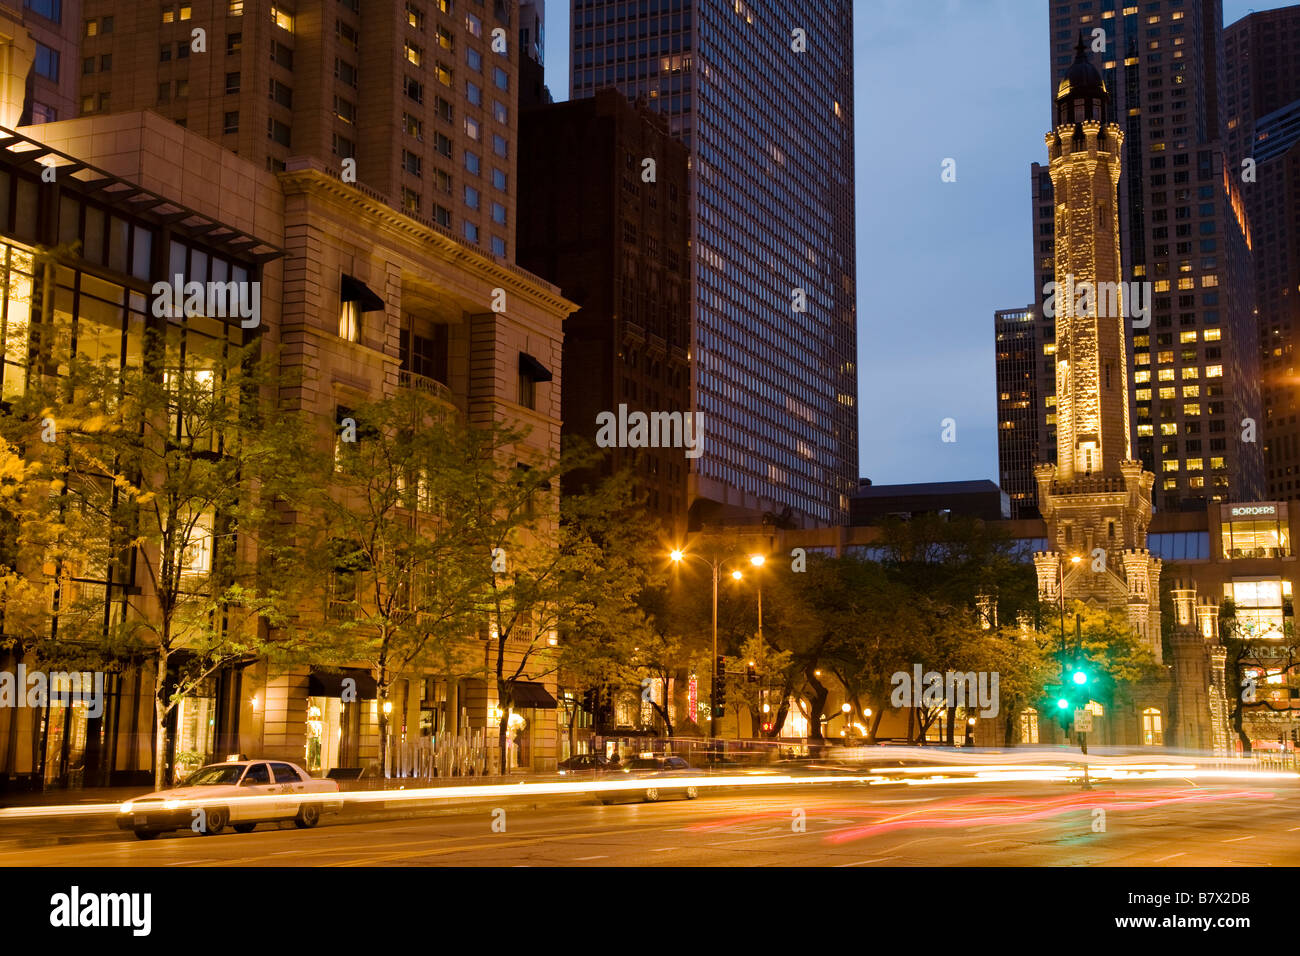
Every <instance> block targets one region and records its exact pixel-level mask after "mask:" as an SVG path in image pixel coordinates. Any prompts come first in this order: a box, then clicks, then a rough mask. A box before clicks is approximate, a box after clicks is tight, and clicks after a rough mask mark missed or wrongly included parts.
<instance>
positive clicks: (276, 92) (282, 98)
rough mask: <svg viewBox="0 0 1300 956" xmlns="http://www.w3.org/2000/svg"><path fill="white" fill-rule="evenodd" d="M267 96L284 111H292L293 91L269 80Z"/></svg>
mask: <svg viewBox="0 0 1300 956" xmlns="http://www.w3.org/2000/svg"><path fill="white" fill-rule="evenodd" d="M267 96H268V97H269V98H270V99H271V100H274V101H275V102H276V103H278V104H280V105H281V106H283V107H285V108H286V109H293V90H292V89H290V88H289V87H287V86H285V85H284V84H283V83H281V82H280V81H279V80H274V79H273V80H271V81H270V86H269V89H268V92H267Z"/></svg>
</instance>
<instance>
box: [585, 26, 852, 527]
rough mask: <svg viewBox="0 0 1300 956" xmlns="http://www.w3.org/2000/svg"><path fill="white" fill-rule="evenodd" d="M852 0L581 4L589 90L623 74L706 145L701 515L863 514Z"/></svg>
mask: <svg viewBox="0 0 1300 956" xmlns="http://www.w3.org/2000/svg"><path fill="white" fill-rule="evenodd" d="M852 7H853V5H852V4H851V3H849V2H847V0H815V2H811V3H806V4H802V5H801V6H800V7H799V9H798V10H797V11H795V10H793V9H792V10H776V9H773V10H772V11H770V12H763V13H760V12H759V11H758V10H756V9H754V8H751V7H750V6H749V5H748V4H745V3H732V2H730V0H728V2H722V0H648V2H646V3H645V4H641V5H632V4H627V3H622V2H615V0H573V3H572V5H571V16H570V30H571V34H570V71H571V82H570V90H571V95H572V96H573V97H574V98H575V99H576V98H584V97H590V96H593V95H594V94H595V93H596V91H598V90H600V89H602V88H605V87H610V86H613V87H617V88H618V89H619V90H620V91H621V92H622V93H623V94H624V95H625V96H627V97H628V98H629V99H631V100H637V99H644V100H645V101H646V102H647V103H648V104H649V106H650V108H651V109H654V110H656V111H658V112H660V113H662V114H664V116H665V117H666V118H667V119H668V123H669V129H670V131H671V132H672V133H673V135H675V136H678V137H680V138H681V139H682V141H683V142H684V143H685V144H686V146H687V147H688V149H689V150H690V164H691V175H692V181H691V192H690V200H689V207H690V212H689V217H690V228H691V248H692V253H693V261H692V263H691V273H692V285H691V310H692V323H691V356H692V363H693V371H692V382H691V389H692V399H693V408H694V409H695V410H697V411H700V412H702V413H703V414H704V416H705V435H706V447H705V452H704V455H703V456H702V457H701V458H699V459H698V460H696V461H695V462H694V464H693V467H692V471H691V474H690V481H691V499H692V504H691V507H692V520H693V521H694V522H696V523H697V524H698V523H700V522H704V521H731V520H737V521H738V520H757V518H758V517H759V516H760V515H762V514H763V513H772V514H774V515H777V516H780V517H782V519H783V520H786V521H790V522H795V523H799V524H808V525H817V524H826V525H830V524H837V523H842V522H843V521H845V520H846V518H847V513H848V502H849V496H850V495H851V494H852V492H853V488H854V486H855V484H856V481H857V474H858V461H857V370H856V312H855V309H856V307H855V298H856V290H855V281H856V280H855V266H854V232H853V228H854V227H853V117H854V111H853V43H852V36H853V8H852ZM773 77H781V78H782V79H781V82H779V83H773V82H772V78H773ZM758 104H762V106H761V107H760V106H759V105H758Z"/></svg>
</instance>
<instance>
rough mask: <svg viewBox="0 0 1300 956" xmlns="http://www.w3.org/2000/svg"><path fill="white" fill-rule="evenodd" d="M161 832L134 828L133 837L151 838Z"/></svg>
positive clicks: (138, 838)
mask: <svg viewBox="0 0 1300 956" xmlns="http://www.w3.org/2000/svg"><path fill="white" fill-rule="evenodd" d="M161 832H162V831H161V830H136V831H135V838H136V839H137V840H152V839H153V838H154V837H156V836H158V834H159V833H161Z"/></svg>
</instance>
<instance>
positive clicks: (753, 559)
mask: <svg viewBox="0 0 1300 956" xmlns="http://www.w3.org/2000/svg"><path fill="white" fill-rule="evenodd" d="M766 560H767V558H765V557H763V556H762V555H761V554H751V555H750V556H749V563H750V564H752V565H753V566H754V567H756V568H761V567H762V566H763V562H764V561H766Z"/></svg>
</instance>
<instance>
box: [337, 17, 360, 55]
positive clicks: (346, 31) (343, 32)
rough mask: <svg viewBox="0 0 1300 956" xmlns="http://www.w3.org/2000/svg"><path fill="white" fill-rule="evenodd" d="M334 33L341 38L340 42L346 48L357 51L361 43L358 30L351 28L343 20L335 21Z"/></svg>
mask: <svg viewBox="0 0 1300 956" xmlns="http://www.w3.org/2000/svg"><path fill="white" fill-rule="evenodd" d="M334 33H335V35H336V36H338V38H339V42H340V43H342V44H343V45H344V46H347V47H350V48H351V49H353V50H356V49H357V48H358V46H359V45H360V42H361V37H360V35H359V34H358V33H357V28H356V27H353V26H349V25H348V24H346V23H344V22H343V21H342V20H335V21H334Z"/></svg>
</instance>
